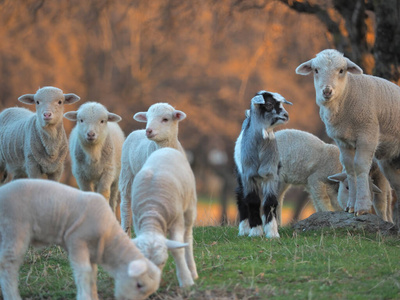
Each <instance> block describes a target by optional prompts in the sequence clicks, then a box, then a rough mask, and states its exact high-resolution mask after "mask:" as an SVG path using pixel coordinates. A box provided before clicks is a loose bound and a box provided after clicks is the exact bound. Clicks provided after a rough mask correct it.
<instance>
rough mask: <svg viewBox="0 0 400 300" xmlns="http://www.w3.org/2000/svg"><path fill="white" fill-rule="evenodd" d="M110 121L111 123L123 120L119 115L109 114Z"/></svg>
mask: <svg viewBox="0 0 400 300" xmlns="http://www.w3.org/2000/svg"><path fill="white" fill-rule="evenodd" d="M107 116H108V121H109V122H119V121H121V120H122V118H121V117H120V116H118V115H117V114H113V113H110V112H109V113H108V114H107Z"/></svg>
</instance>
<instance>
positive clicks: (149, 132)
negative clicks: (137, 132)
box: [146, 128, 153, 136]
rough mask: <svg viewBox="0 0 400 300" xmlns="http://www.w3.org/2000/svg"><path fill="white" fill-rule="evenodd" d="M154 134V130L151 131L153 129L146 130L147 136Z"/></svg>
mask: <svg viewBox="0 0 400 300" xmlns="http://www.w3.org/2000/svg"><path fill="white" fill-rule="evenodd" d="M152 133H153V129H151V128H147V129H146V135H147V136H150V135H151V134H152Z"/></svg>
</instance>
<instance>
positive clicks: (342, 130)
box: [296, 49, 400, 220]
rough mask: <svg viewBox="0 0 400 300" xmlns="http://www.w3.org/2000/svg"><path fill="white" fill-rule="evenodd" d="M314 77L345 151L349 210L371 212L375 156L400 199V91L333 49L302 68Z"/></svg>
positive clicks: (332, 132) (330, 129)
mask: <svg viewBox="0 0 400 300" xmlns="http://www.w3.org/2000/svg"><path fill="white" fill-rule="evenodd" d="M311 72H313V73H314V86H315V91H316V102H317V104H318V106H319V107H320V116H321V119H322V121H323V122H324V123H325V126H326V131H327V133H328V135H329V136H330V137H331V138H333V139H334V140H335V142H336V144H337V145H338V146H339V149H340V160H341V162H342V164H343V166H344V167H345V169H346V173H347V175H348V176H347V178H348V180H349V200H348V203H347V208H346V210H347V211H349V212H355V213H356V215H357V214H364V213H368V212H369V211H370V209H371V204H372V202H371V195H370V192H369V191H370V190H369V187H368V174H369V171H370V168H371V164H372V159H373V157H374V156H375V157H376V159H377V160H378V165H379V167H380V168H381V170H382V172H383V174H384V175H385V177H386V178H387V179H388V180H389V182H390V185H391V186H392V188H393V189H394V190H395V191H396V195H397V198H398V199H400V172H399V169H400V122H399V120H400V87H398V86H397V85H395V84H393V83H391V82H389V81H387V80H384V79H382V78H378V77H374V76H370V75H363V74H362V73H363V72H362V70H361V68H360V67H359V66H357V65H356V64H354V63H353V62H352V61H350V60H349V59H348V58H345V57H344V56H343V54H342V53H340V52H338V51H336V50H332V49H328V50H324V51H322V52H320V53H318V54H317V56H316V57H315V58H313V59H311V60H309V61H307V62H305V63H302V64H301V65H300V66H298V67H297V69H296V73H298V74H300V75H307V74H310V73H311ZM396 213H397V214H398V213H399V212H396ZM397 220H399V218H397Z"/></svg>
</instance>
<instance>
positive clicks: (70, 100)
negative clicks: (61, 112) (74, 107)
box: [64, 93, 81, 104]
mask: <svg viewBox="0 0 400 300" xmlns="http://www.w3.org/2000/svg"><path fill="white" fill-rule="evenodd" d="M64 98H65V101H64V103H65V104H72V103H75V102H78V101H79V100H81V98H80V97H79V96H77V95H75V94H72V93H71V94H64Z"/></svg>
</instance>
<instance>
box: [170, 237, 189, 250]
mask: <svg viewBox="0 0 400 300" xmlns="http://www.w3.org/2000/svg"><path fill="white" fill-rule="evenodd" d="M165 244H166V245H167V248H168V249H179V248H184V247H188V246H189V244H188V243H181V242H177V241H173V240H169V239H166V240H165Z"/></svg>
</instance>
